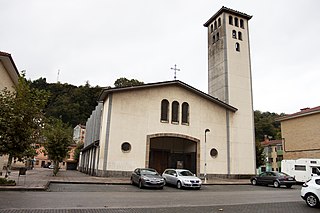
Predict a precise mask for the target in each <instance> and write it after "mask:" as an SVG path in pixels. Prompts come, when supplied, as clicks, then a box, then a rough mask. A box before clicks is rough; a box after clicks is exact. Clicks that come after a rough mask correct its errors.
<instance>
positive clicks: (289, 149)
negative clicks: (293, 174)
mask: <svg viewBox="0 0 320 213" xmlns="http://www.w3.org/2000/svg"><path fill="white" fill-rule="evenodd" d="M278 121H280V123H281V136H282V141H283V159H285V160H296V159H299V158H317V159H319V158H320V143H319V137H320V131H319V129H320V106H318V107H313V108H303V109H301V110H300V111H299V112H296V113H293V114H290V115H286V116H283V117H281V118H279V119H278Z"/></svg>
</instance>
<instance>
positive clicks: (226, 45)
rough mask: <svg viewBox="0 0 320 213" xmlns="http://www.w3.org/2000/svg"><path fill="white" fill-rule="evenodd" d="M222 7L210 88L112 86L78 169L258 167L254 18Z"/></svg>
mask: <svg viewBox="0 0 320 213" xmlns="http://www.w3.org/2000/svg"><path fill="white" fill-rule="evenodd" d="M250 18H251V16H249V15H246V14H244V13H241V12H238V11H235V10H232V9H229V8H225V7H222V8H221V9H220V10H219V11H218V12H217V13H216V14H214V15H213V16H212V17H211V18H210V19H209V20H208V21H207V22H206V23H205V24H204V26H205V27H207V29H208V60H209V61H208V89H209V90H208V91H209V94H207V93H204V92H201V91H200V90H198V89H196V88H194V87H192V86H190V85H188V84H186V83H184V82H181V81H177V80H174V81H167V82H157V83H151V84H144V85H140V86H133V87H124V88H109V89H105V90H103V91H102V93H101V95H100V97H99V104H98V106H97V107H96V109H95V110H94V111H93V113H92V115H91V117H90V118H89V119H88V121H87V124H86V138H85V145H84V148H83V150H82V154H81V157H80V163H79V170H80V171H82V172H85V173H88V174H91V175H96V176H129V175H130V174H131V172H132V171H133V170H134V169H135V168H138V167H150V168H155V169H157V170H158V172H160V173H161V172H163V171H164V169H166V168H186V169H189V170H191V171H192V172H194V173H196V174H197V175H198V176H200V175H201V176H202V175H205V176H206V177H208V178H210V176H222V177H241V176H243V177H247V176H251V175H252V174H254V173H255V142H254V126H253V107H252V85H251V68H250V52H249V38H248V35H249V31H248V20H249V19H250Z"/></svg>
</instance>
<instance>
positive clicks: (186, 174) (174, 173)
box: [162, 169, 202, 189]
mask: <svg viewBox="0 0 320 213" xmlns="http://www.w3.org/2000/svg"><path fill="white" fill-rule="evenodd" d="M162 177H163V178H164V181H165V183H166V184H171V185H175V186H176V187H177V188H178V189H181V188H183V187H185V188H195V189H200V188H201V184H202V181H201V180H200V178H198V177H196V175H194V174H193V173H192V172H190V171H189V170H187V169H166V170H165V171H164V172H163V174H162Z"/></svg>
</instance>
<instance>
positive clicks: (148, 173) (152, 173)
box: [141, 169, 158, 175]
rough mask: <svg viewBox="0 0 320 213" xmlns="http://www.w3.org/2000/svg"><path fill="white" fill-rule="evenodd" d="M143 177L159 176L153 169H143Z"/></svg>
mask: <svg viewBox="0 0 320 213" xmlns="http://www.w3.org/2000/svg"><path fill="white" fill-rule="evenodd" d="M141 174H142V175H157V174H158V172H157V171H155V170H153V169H141Z"/></svg>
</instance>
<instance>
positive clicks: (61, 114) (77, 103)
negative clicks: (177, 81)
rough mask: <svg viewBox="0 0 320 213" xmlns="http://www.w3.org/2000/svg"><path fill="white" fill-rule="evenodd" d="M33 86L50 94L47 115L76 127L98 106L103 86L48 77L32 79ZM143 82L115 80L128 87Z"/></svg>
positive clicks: (84, 122)
mask: <svg viewBox="0 0 320 213" xmlns="http://www.w3.org/2000/svg"><path fill="white" fill-rule="evenodd" d="M30 84H31V87H32V88H35V89H39V90H45V91H46V92H48V94H49V98H48V103H47V105H46V107H45V116H46V117H47V118H49V117H54V118H57V119H61V120H62V121H63V122H64V123H66V124H68V125H70V126H71V127H75V126H76V125H78V124H83V125H85V124H86V121H87V119H88V118H89V117H90V115H91V113H92V111H93V110H94V109H95V107H96V106H97V101H98V98H99V94H100V92H101V90H102V87H100V86H95V87H92V86H91V85H90V84H89V82H86V84H85V85H84V86H82V85H81V86H74V85H71V84H66V83H65V84H61V83H59V82H58V83H48V82H47V81H46V78H39V79H37V80H34V81H30ZM142 84H143V82H141V81H138V80H135V79H131V80H129V79H127V78H119V79H117V80H116V81H115V83H114V86H115V87H127V86H134V85H142Z"/></svg>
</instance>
